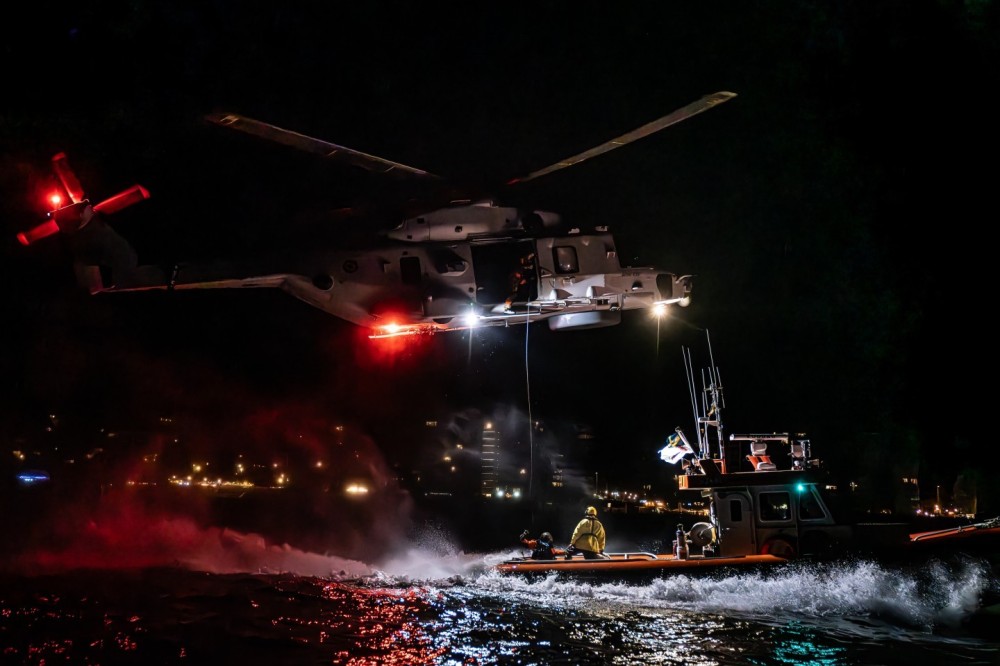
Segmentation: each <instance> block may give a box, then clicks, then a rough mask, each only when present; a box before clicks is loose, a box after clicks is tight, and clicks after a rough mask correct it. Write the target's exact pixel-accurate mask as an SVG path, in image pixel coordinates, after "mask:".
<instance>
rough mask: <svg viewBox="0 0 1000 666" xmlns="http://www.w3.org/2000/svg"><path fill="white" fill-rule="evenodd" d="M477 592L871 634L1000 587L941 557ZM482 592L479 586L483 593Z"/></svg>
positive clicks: (537, 582) (973, 568)
mask: <svg viewBox="0 0 1000 666" xmlns="http://www.w3.org/2000/svg"><path fill="white" fill-rule="evenodd" d="M473 583H474V584H473V585H471V586H470V588H469V589H470V590H477V591H481V593H485V594H498V595H509V596H513V597H516V598H518V599H520V600H528V599H531V600H534V601H537V602H538V603H541V604H545V605H547V606H550V607H551V606H553V605H556V606H560V607H563V608H566V609H572V608H575V607H580V606H590V605H594V604H600V605H612V606H622V607H629V608H631V609H649V610H658V609H662V610H683V611H690V612H696V613H708V614H720V615H725V616H727V617H730V618H732V617H742V618H744V619H748V620H753V621H756V622H762V623H765V624H776V625H787V624H789V623H813V624H822V625H823V626H824V627H825V628H826V629H828V630H834V631H837V632H838V633H844V634H850V635H855V636H861V637H865V638H871V637H874V636H875V635H878V634H880V633H885V632H888V633H896V632H898V631H908V630H916V631H917V632H918V633H921V632H928V631H937V630H940V629H949V628H958V627H960V626H962V624H963V623H964V622H966V621H967V620H968V619H969V618H970V617H971V616H972V615H973V614H974V613H976V611H978V610H979V609H980V606H981V604H982V600H983V598H984V596H988V595H995V594H997V593H998V592H1000V583H998V581H997V579H996V578H995V577H994V575H993V574H992V573H991V570H990V567H989V565H988V564H987V563H986V562H983V561H978V560H971V559H968V560H965V561H962V562H958V563H954V564H945V563H944V562H940V561H932V562H928V563H925V564H924V565H923V566H921V567H919V568H913V569H900V568H891V567H887V566H883V565H881V564H879V563H877V562H872V561H853V562H848V561H845V562H840V563H830V564H818V563H793V564H790V565H788V566H786V567H784V568H781V569H779V570H770V571H767V572H764V573H758V574H749V573H740V574H736V575H725V576H697V577H692V576H687V575H683V574H678V575H671V576H666V577H663V578H658V579H655V580H653V581H652V582H648V583H644V584H641V585H633V584H622V583H604V584H600V583H593V584H590V583H583V582H581V581H579V580H571V579H565V578H559V577H558V576H556V575H552V576H549V577H547V578H544V579H537V578H536V579H533V580H532V579H525V578H520V577H513V576H501V575H496V574H492V573H489V574H484V575H482V576H481V577H479V578H477V579H476V580H475V581H473ZM477 593H478V592H477Z"/></svg>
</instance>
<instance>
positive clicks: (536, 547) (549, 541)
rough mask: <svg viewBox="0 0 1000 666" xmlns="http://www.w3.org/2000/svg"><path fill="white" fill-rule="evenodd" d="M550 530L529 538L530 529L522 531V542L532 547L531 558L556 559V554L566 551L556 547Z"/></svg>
mask: <svg viewBox="0 0 1000 666" xmlns="http://www.w3.org/2000/svg"><path fill="white" fill-rule="evenodd" d="M554 542H555V539H553V538H552V534H551V533H550V532H542V533H541V534H540V535H538V538H537V539H529V538H528V530H525V531H524V532H522V533H521V543H523V544H524V545H525V546H527V547H528V548H530V549H531V559H533V560H554V559H556V556H558V555H562V554H563V553H565V552H566V551H564V550H562V549H561V548H556V547H555V546H554V545H553V543H554Z"/></svg>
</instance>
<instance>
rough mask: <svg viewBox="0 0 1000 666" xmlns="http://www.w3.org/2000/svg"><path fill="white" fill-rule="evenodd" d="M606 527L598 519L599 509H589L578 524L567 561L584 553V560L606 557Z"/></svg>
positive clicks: (570, 541)
mask: <svg viewBox="0 0 1000 666" xmlns="http://www.w3.org/2000/svg"><path fill="white" fill-rule="evenodd" d="M604 540H605V535H604V525H602V524H601V521H599V520H598V519H597V509H595V508H594V507H592V506H588V507H587V511H586V512H585V513H584V515H583V519H582V520H580V522H579V523H577V524H576V529H574V530H573V536H572V537H570V540H569V548H567V549H566V559H567V560H568V559H570V558H571V557H573V555H576V554H577V553H582V554H583V557H584V559H588V560H596V559H601V558H603V557H604Z"/></svg>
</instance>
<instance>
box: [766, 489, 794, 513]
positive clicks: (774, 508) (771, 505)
mask: <svg viewBox="0 0 1000 666" xmlns="http://www.w3.org/2000/svg"><path fill="white" fill-rule="evenodd" d="M791 518H792V507H791V503H790V502H789V501H788V493H787V492H784V491H782V492H778V493H761V494H760V519H761V520H791Z"/></svg>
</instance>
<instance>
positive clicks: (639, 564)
mask: <svg viewBox="0 0 1000 666" xmlns="http://www.w3.org/2000/svg"><path fill="white" fill-rule="evenodd" d="M787 561H788V560H786V559H784V558H781V557H775V556H774V555H745V556H742V557H704V556H701V555H692V556H691V557H689V558H687V559H677V558H676V557H674V556H673V555H653V554H651V553H614V554H610V556H609V558H608V559H603V560H586V559H583V558H574V559H572V560H565V559H559V560H532V559H530V558H523V559H517V560H508V561H506V562H503V563H501V564H498V565H497V566H496V570H497V571H499V572H500V573H505V574H518V573H532V574H536V573H576V574H587V575H594V574H603V573H611V574H623V573H632V572H637V573H638V572H642V573H657V572H662V573H668V572H671V571H676V572H679V573H680V572H683V573H693V572H695V571H711V570H716V569H724V568H729V567H746V566H760V565H771V564H780V563H783V562H787Z"/></svg>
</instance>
